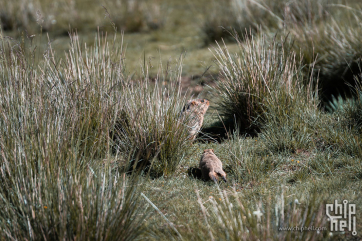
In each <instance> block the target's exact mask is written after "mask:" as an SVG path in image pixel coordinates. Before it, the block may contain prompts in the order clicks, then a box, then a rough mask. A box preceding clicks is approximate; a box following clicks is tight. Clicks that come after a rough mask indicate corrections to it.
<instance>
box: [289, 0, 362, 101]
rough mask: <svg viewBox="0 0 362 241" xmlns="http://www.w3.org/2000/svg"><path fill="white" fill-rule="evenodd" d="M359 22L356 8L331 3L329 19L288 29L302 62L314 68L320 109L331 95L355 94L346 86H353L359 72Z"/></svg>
mask: <svg viewBox="0 0 362 241" xmlns="http://www.w3.org/2000/svg"><path fill="white" fill-rule="evenodd" d="M361 19H362V12H361V10H360V9H359V7H355V8H353V9H352V8H351V7H349V6H348V5H337V4H335V5H333V4H331V9H330V17H329V18H328V19H327V20H326V21H324V22H323V23H313V24H310V25H295V24H294V25H292V26H291V27H290V28H288V29H287V30H288V34H290V35H291V36H292V38H293V39H294V40H295V41H294V50H295V51H296V52H298V53H300V55H301V56H303V59H304V60H303V63H305V64H306V65H309V66H313V71H312V75H313V76H314V80H317V79H318V80H319V87H320V89H321V91H320V97H321V100H322V103H321V104H322V106H327V105H328V102H329V101H330V100H331V99H332V96H338V95H342V96H343V97H344V98H345V97H351V96H352V95H353V94H354V93H352V92H351V91H350V87H349V85H352V86H353V85H354V84H355V81H354V76H355V75H357V74H359V73H360V68H359V62H360V57H361V55H362V53H361V49H362V48H361V47H362V46H361V41H360V36H361V34H362V33H361V29H362V28H361Z"/></svg>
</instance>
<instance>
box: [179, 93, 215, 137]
mask: <svg viewBox="0 0 362 241" xmlns="http://www.w3.org/2000/svg"><path fill="white" fill-rule="evenodd" d="M209 105H210V102H209V101H208V100H206V99H193V100H189V101H188V102H187V103H186V105H185V106H184V108H183V109H182V112H181V117H180V118H182V119H184V120H186V125H187V127H188V129H189V131H188V132H189V139H190V140H194V139H195V138H196V135H197V133H198V132H199V131H200V129H201V126H202V123H203V122H204V115H205V113H206V111H207V109H208V108H209Z"/></svg>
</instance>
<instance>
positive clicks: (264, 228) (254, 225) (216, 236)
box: [193, 190, 330, 240]
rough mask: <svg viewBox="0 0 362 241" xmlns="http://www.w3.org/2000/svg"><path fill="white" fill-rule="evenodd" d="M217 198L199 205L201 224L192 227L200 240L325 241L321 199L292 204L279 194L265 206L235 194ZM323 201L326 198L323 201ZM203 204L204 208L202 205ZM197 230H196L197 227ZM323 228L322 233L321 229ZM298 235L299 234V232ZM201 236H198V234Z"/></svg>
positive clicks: (309, 199) (201, 201) (312, 198)
mask: <svg viewBox="0 0 362 241" xmlns="http://www.w3.org/2000/svg"><path fill="white" fill-rule="evenodd" d="M219 192H220V194H219V195H218V197H215V198H214V197H212V196H211V197H209V200H206V201H204V200H202V199H201V198H200V196H199V194H198V193H197V195H198V201H199V204H200V206H201V210H202V212H203V216H204V222H203V223H201V222H199V223H198V224H196V223H195V224H194V226H193V228H195V230H197V231H198V233H199V237H197V236H196V235H194V237H193V239H195V238H196V239H200V240H201V237H200V236H201V235H203V238H205V237H208V238H210V240H241V239H242V240H258V239H260V240H289V239H291V240H295V239H301V240H328V239H329V238H330V236H329V232H328V230H327V228H325V227H326V225H327V218H326V217H325V211H324V205H323V203H321V201H323V196H320V195H317V194H316V193H314V194H310V195H308V196H309V197H308V198H307V202H308V204H303V203H300V202H299V201H298V199H294V200H291V199H290V198H286V197H284V193H283V190H282V191H281V193H280V194H278V195H274V196H273V197H269V198H268V201H267V202H262V201H247V200H245V199H243V198H242V196H240V195H239V194H237V193H236V192H232V193H228V192H226V191H221V190H219ZM324 198H325V197H324ZM205 203H206V204H205ZM196 226H197V227H196ZM296 227H299V228H301V227H303V228H305V227H315V228H319V229H320V230H319V231H317V230H314V231H309V232H301V231H300V230H295V231H294V232H292V231H287V230H288V228H290V229H292V228H296ZM322 227H324V229H323V228H322ZM298 231H299V232H298ZM200 233H201V234H200Z"/></svg>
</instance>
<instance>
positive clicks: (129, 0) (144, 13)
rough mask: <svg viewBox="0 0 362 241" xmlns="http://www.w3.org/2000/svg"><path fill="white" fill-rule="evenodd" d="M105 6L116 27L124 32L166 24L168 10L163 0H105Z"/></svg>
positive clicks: (156, 27)
mask: <svg viewBox="0 0 362 241" xmlns="http://www.w3.org/2000/svg"><path fill="white" fill-rule="evenodd" d="M103 6H104V7H105V8H106V9H107V13H109V14H110V16H111V20H112V21H113V24H114V25H115V26H114V27H117V29H119V30H122V31H124V32H139V31H142V30H145V29H147V30H156V29H159V28H162V27H163V25H164V24H165V19H166V12H167V11H166V7H165V2H164V1H162V0H152V1H145V0H141V1H133V0H121V1H105V2H104V5H103Z"/></svg>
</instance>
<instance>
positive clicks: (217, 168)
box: [199, 149, 227, 182]
mask: <svg viewBox="0 0 362 241" xmlns="http://www.w3.org/2000/svg"><path fill="white" fill-rule="evenodd" d="M199 167H200V169H201V172H202V178H203V179H204V180H207V179H208V178H207V177H210V179H211V180H213V181H215V182H217V181H218V176H221V178H222V179H223V180H224V181H225V182H227V181H226V173H225V172H224V171H223V170H222V163H221V161H220V159H219V158H217V156H216V155H215V153H214V150H213V149H206V150H204V153H203V154H202V156H201V159H200V165H199Z"/></svg>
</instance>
